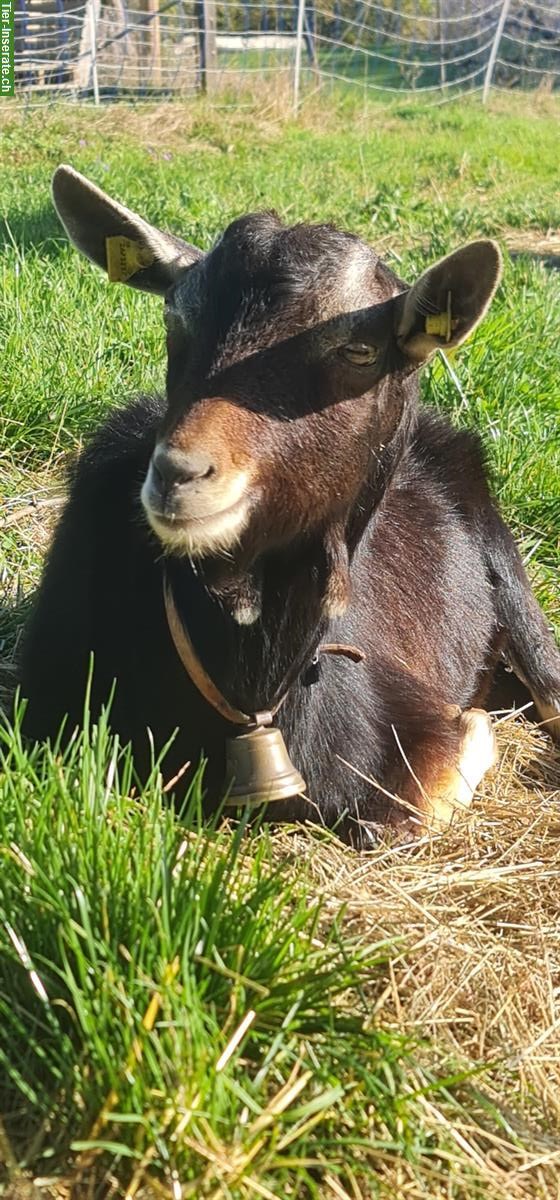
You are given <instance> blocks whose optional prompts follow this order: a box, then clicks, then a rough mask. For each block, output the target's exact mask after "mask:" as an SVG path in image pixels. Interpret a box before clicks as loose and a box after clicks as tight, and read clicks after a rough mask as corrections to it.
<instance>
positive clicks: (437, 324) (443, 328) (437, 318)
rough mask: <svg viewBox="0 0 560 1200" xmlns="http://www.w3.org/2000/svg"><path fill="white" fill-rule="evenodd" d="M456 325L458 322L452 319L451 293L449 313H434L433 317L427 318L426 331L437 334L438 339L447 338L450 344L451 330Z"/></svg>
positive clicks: (449, 296)
mask: <svg viewBox="0 0 560 1200" xmlns="http://www.w3.org/2000/svg"><path fill="white" fill-rule="evenodd" d="M456 325H457V321H453V320H452V319H451V292H448V293H447V311H446V312H440V313H434V315H433V316H429V317H426V323H425V329H426V333H432V334H435V336H436V337H442V338H445V340H446V342H450V341H451V330H452V329H454V328H455V326H456Z"/></svg>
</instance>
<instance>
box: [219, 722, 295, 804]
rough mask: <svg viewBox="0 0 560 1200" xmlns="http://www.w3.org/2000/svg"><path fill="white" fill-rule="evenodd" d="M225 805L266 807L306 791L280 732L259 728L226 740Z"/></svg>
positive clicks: (271, 728)
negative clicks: (226, 790) (247, 804)
mask: <svg viewBox="0 0 560 1200" xmlns="http://www.w3.org/2000/svg"><path fill="white" fill-rule="evenodd" d="M228 785H230V786H229V791H228V793H227V800H226V804H227V805H233V804H235V805H238V804H246V803H249V804H254V805H258V804H269V803H270V802H271V801H273V800H290V799H293V797H294V796H299V795H301V793H302V792H305V786H306V785H305V781H304V780H303V779H302V777H301V775H300V773H299V771H296V768H295V767H294V765H293V763H292V762H291V761H290V756H289V754H288V751H287V749H286V743H285V741H284V738H283V737H282V734H281V733H280V730H279V729H276V728H275V727H274V726H272V725H261V726H259V727H258V728H256V729H250V730H249V732H248V733H239V734H237V735H236V736H235V737H231V738H228V739H227V741H226V786H228Z"/></svg>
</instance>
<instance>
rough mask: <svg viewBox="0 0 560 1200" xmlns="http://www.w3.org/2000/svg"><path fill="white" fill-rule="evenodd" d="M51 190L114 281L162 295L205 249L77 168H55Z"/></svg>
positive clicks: (73, 230) (66, 220) (77, 237)
mask: <svg viewBox="0 0 560 1200" xmlns="http://www.w3.org/2000/svg"><path fill="white" fill-rule="evenodd" d="M52 194H53V200H54V205H55V208H56V211H57V213H58V215H59V217H60V220H61V221H62V224H63V225H64V228H65V229H66V232H67V234H68V236H69V238H70V240H71V241H72V242H73V243H74V245H75V246H76V247H77V248H78V250H81V252H82V254H85V256H86V258H89V259H90V260H91V262H93V263H95V264H96V266H98V267H101V268H102V269H103V270H105V271H107V274H108V276H109V279H110V280H111V282H113V283H128V284H130V286H131V287H136V288H140V290H141V291H144V292H155V293H157V294H158V295H161V296H162V295H164V293H165V292H166V291H167V290H168V288H169V287H171V285H172V284H173V283H174V282H175V280H176V279H177V278H178V276H179V275H180V274H181V272H182V271H183V270H184V268H185V267H188V266H190V265H191V263H193V262H196V260H197V259H199V258H202V257H203V255H202V250H197V248H196V246H189V245H188V244H187V243H186V242H183V241H181V240H180V238H176V237H173V235H172V234H170V233H162V232H161V231H160V230H159V229H155V228H154V226H153V225H149V224H148V222H147V221H144V220H143V218H142V217H139V216H137V215H136V213H133V212H131V211H130V209H128V208H125V207H124V205H122V204H118V203H117V201H116V200H112V199H111V197H110V196H107V195H106V194H105V192H102V191H101V189H100V188H98V187H96V186H95V184H94V183H90V181H89V179H86V178H85V176H83V175H80V174H79V173H78V171H74V169H73V168H72V167H67V166H61V167H58V170H56V171H55V173H54V176H53V182H52Z"/></svg>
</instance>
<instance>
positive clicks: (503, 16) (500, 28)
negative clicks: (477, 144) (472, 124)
mask: <svg viewBox="0 0 560 1200" xmlns="http://www.w3.org/2000/svg"><path fill="white" fill-rule="evenodd" d="M510 4H511V0H503V4H502V11H501V13H500V17H499V20H498V24H497V25H496V33H495V36H494V41H493V42H492V46H491V49H490V56H489V59H488V66H487V68H486V75H485V76H484V87H483V89H482V103H483V104H486V101H487V99H488V93H489V91H490V86H491V83H492V76H493V74H494V67H495V65H496V58H497V57H498V50H499V48H500V42H501V40H502V36H503V32H504V26H505V23H506V21H507V15H508V12H509V6H510Z"/></svg>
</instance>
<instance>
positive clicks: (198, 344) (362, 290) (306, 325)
mask: <svg viewBox="0 0 560 1200" xmlns="http://www.w3.org/2000/svg"><path fill="white" fill-rule="evenodd" d="M53 193H54V200H55V204H56V208H57V210H58V213H59V215H60V217H61V220H62V221H63V224H64V225H65V227H66V229H67V231H68V233H69V235H70V237H71V239H72V241H73V242H74V243H75V244H76V246H77V247H78V248H79V249H80V250H81V251H82V252H83V253H85V254H86V255H87V257H88V258H90V259H91V260H92V261H93V262H95V263H96V264H97V265H98V266H100V267H103V268H105V269H109V274H110V276H111V277H113V278H120V279H121V280H123V281H126V282H128V283H129V284H131V285H132V286H133V287H137V288H140V289H142V290H145V291H149V292H155V293H158V294H160V295H162V296H164V297H165V321H166V325H167V345H168V372H167V393H168V409H167V413H166V416H165V418H164V420H163V423H162V426H161V429H160V431H159V434H158V438H157V443H156V446H155V448H154V452H153V455H152V459H151V463H150V467H149V470H148V474H147V477H146V479H145V482H144V486H143V489H142V501H143V504H144V508H145V511H146V514H147V517H148V520H149V521H150V524H151V525H152V528H153V529H154V531H155V532H156V534H157V535H158V537H159V539H160V541H161V542H162V544H163V546H164V547H165V548H166V549H167V550H169V551H170V552H172V553H175V554H188V555H190V556H194V557H215V556H217V555H227V556H229V557H231V558H232V559H233V560H237V561H239V562H242V563H243V565H244V568H246V569H250V568H251V564H252V563H254V562H255V561H256V560H257V559H259V558H260V556H261V555H262V554H263V553H266V552H269V551H271V550H275V549H277V548H280V547H282V546H286V545H287V544H291V543H292V542H294V541H295V540H296V539H300V538H307V537H311V536H313V535H315V534H317V535H318V537H319V538H321V537H322V538H323V539H324V538H326V539H327V540H328V538H329V537H331V540H332V531H333V530H336V531H339V534H340V538H341V540H342V541H344V537H345V530H346V529H347V528H348V524H349V521H350V519H351V515H352V513H353V511H354V509H355V508H356V505H358V504H359V502H360V497H362V496H363V493H364V487H365V486H366V484H367V480H368V478H369V476H370V475H371V473H372V472H373V473H374V472H375V470H376V463H378V462H379V460H380V458H382V456H383V453H384V449H385V447H386V446H388V444H389V443H390V442H391V439H392V438H393V436H394V434H395V432H396V430H397V428H398V426H399V423H400V421H401V418H402V415H403V408H404V406H405V402H406V398H407V396H408V395H409V394H410V391H411V389H410V386H409V383H408V380H409V377H410V376H411V374H412V373H413V372H414V371H415V370H416V369H417V368H418V366H419V365H420V364H421V363H422V362H425V361H426V360H427V359H428V358H429V357H430V356H431V355H432V354H433V353H434V352H435V350H436V349H437V348H438V347H440V346H441V347H443V348H445V347H447V348H452V347H454V346H457V345H458V344H459V343H460V342H462V341H463V340H464V339H465V338H466V337H467V335H468V334H469V333H470V332H471V330H472V329H473V328H474V327H475V326H476V325H477V324H478V322H479V320H480V319H481V317H482V316H483V314H484V312H485V311H486V309H487V307H488V305H489V303H490V300H491V298H492V296H493V294H494V291H495V289H496V286H497V283H498V279H499V276H500V253H499V250H498V248H497V246H496V244H495V243H494V242H491V241H487V240H484V241H478V242H473V243H471V244H469V245H467V246H465V247H463V248H462V249H460V250H458V251H456V252H455V253H453V254H451V255H449V256H448V257H447V258H444V259H442V260H441V261H440V262H438V263H436V264H435V266H433V267H431V268H430V269H429V270H428V271H426V272H425V273H424V274H423V275H422V276H421V277H420V279H419V280H418V281H417V283H416V284H414V285H413V286H412V287H407V285H405V284H404V283H402V282H401V281H400V280H399V279H397V277H396V276H395V275H393V274H392V272H391V271H390V270H389V269H388V268H387V267H386V266H384V264H383V263H382V262H381V261H380V259H379V258H378V257H377V255H376V254H375V253H374V251H373V250H372V249H370V247H369V246H367V245H366V244H364V243H363V242H361V241H360V240H359V239H357V238H356V237H353V236H351V235H349V234H345V233H341V232H339V231H338V230H336V229H334V228H331V227H328V226H306V225H298V226H294V227H286V226H284V225H283V224H282V223H281V222H280V220H279V219H278V218H277V217H276V216H274V215H272V214H268V213H264V214H263V213H261V214H253V215H250V216H245V217H242V218H240V219H239V220H236V221H234V222H233V224H231V225H230V226H229V227H228V228H227V229H226V231H225V233H224V234H223V236H222V237H221V238H220V239H219V241H218V242H217V244H216V245H215V246H214V248H213V249H212V250H211V251H210V252H209V253H208V254H206V255H205V254H203V253H202V252H201V251H200V250H198V249H196V248H195V247H193V246H190V245H188V244H187V243H185V242H183V241H180V240H178V239H177V238H175V237H172V236H170V235H168V234H166V233H162V232H161V231H159V230H157V229H155V228H154V227H153V226H151V225H149V224H148V223H147V222H146V221H144V220H143V219H142V218H141V217H138V216H137V215H136V214H134V213H132V212H130V211H129V210H128V209H125V208H123V207H122V206H121V205H119V204H117V203H115V201H113V200H111V199H110V198H109V197H108V196H106V195H105V194H104V193H103V192H101V191H99V189H98V188H96V187H94V185H93V184H91V183H90V182H89V181H87V180H86V179H84V178H83V177H82V176H80V175H78V174H77V173H76V172H74V171H73V170H72V169H71V168H68V167H60V168H59V170H58V171H57V172H56V174H55V177H54V185H53ZM107 239H114V240H112V241H109V242H108V241H107ZM126 239H128V242H127V241H126ZM113 252H116V254H117V256H118V255H119V254H120V259H119V260H118V261H117V265H116V267H112V263H111V256H112V254H113ZM334 558H336V551H335V552H334ZM335 592H336V589H335ZM337 604H338V605H339V607H340V597H339V599H338V600H337V599H336V597H335V599H334V600H333V602H332V610H333V612H334V611H335V610H336V609H337ZM246 619H247V618H246ZM248 619H250V618H248Z"/></svg>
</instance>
